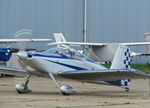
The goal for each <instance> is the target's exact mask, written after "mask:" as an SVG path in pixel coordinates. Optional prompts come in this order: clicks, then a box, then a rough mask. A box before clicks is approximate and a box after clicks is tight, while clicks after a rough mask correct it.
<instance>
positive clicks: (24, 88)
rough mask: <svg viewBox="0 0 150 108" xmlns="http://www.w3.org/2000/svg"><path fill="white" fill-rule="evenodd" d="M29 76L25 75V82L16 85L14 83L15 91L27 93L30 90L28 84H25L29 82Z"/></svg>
mask: <svg viewBox="0 0 150 108" xmlns="http://www.w3.org/2000/svg"><path fill="white" fill-rule="evenodd" d="M30 77H31V75H29V76H28V77H27V79H26V82H25V84H17V85H16V91H17V92H18V93H29V92H31V90H30V89H28V86H27V85H28V83H29V79H30Z"/></svg>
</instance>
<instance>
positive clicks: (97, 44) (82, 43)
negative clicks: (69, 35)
mask: <svg viewBox="0 0 150 108" xmlns="http://www.w3.org/2000/svg"><path fill="white" fill-rule="evenodd" d="M59 44H66V45H71V46H105V45H106V44H105V43H85V42H54V43H49V44H48V45H59Z"/></svg>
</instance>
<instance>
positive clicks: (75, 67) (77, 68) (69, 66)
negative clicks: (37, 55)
mask: <svg viewBox="0 0 150 108" xmlns="http://www.w3.org/2000/svg"><path fill="white" fill-rule="evenodd" d="M46 61H49V62H52V63H56V64H59V65H62V66H66V67H68V68H72V69H75V70H87V69H85V68H82V67H78V66H73V65H69V64H64V63H59V62H55V61H51V60H46Z"/></svg>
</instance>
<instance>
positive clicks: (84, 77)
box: [58, 69, 150, 81]
mask: <svg viewBox="0 0 150 108" xmlns="http://www.w3.org/2000/svg"><path fill="white" fill-rule="evenodd" d="M58 76H61V77H64V78H68V79H74V80H81V81H91V80H102V81H108V80H118V79H150V74H145V73H143V72H141V71H138V70H134V69H121V70H120V69H119V70H116V69H104V70H87V71H86V70H82V71H68V72H59V73H58Z"/></svg>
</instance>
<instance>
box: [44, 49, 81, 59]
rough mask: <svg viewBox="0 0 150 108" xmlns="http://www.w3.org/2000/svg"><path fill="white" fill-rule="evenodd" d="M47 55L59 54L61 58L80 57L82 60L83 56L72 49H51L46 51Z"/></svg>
mask: <svg viewBox="0 0 150 108" xmlns="http://www.w3.org/2000/svg"><path fill="white" fill-rule="evenodd" d="M46 52H47V53H49V54H59V55H61V56H67V57H73V58H76V57H78V58H79V57H80V58H83V57H84V56H83V55H82V54H81V53H79V52H78V51H76V50H74V49H70V48H57V47H56V48H51V49H49V50H47V51H46Z"/></svg>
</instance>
